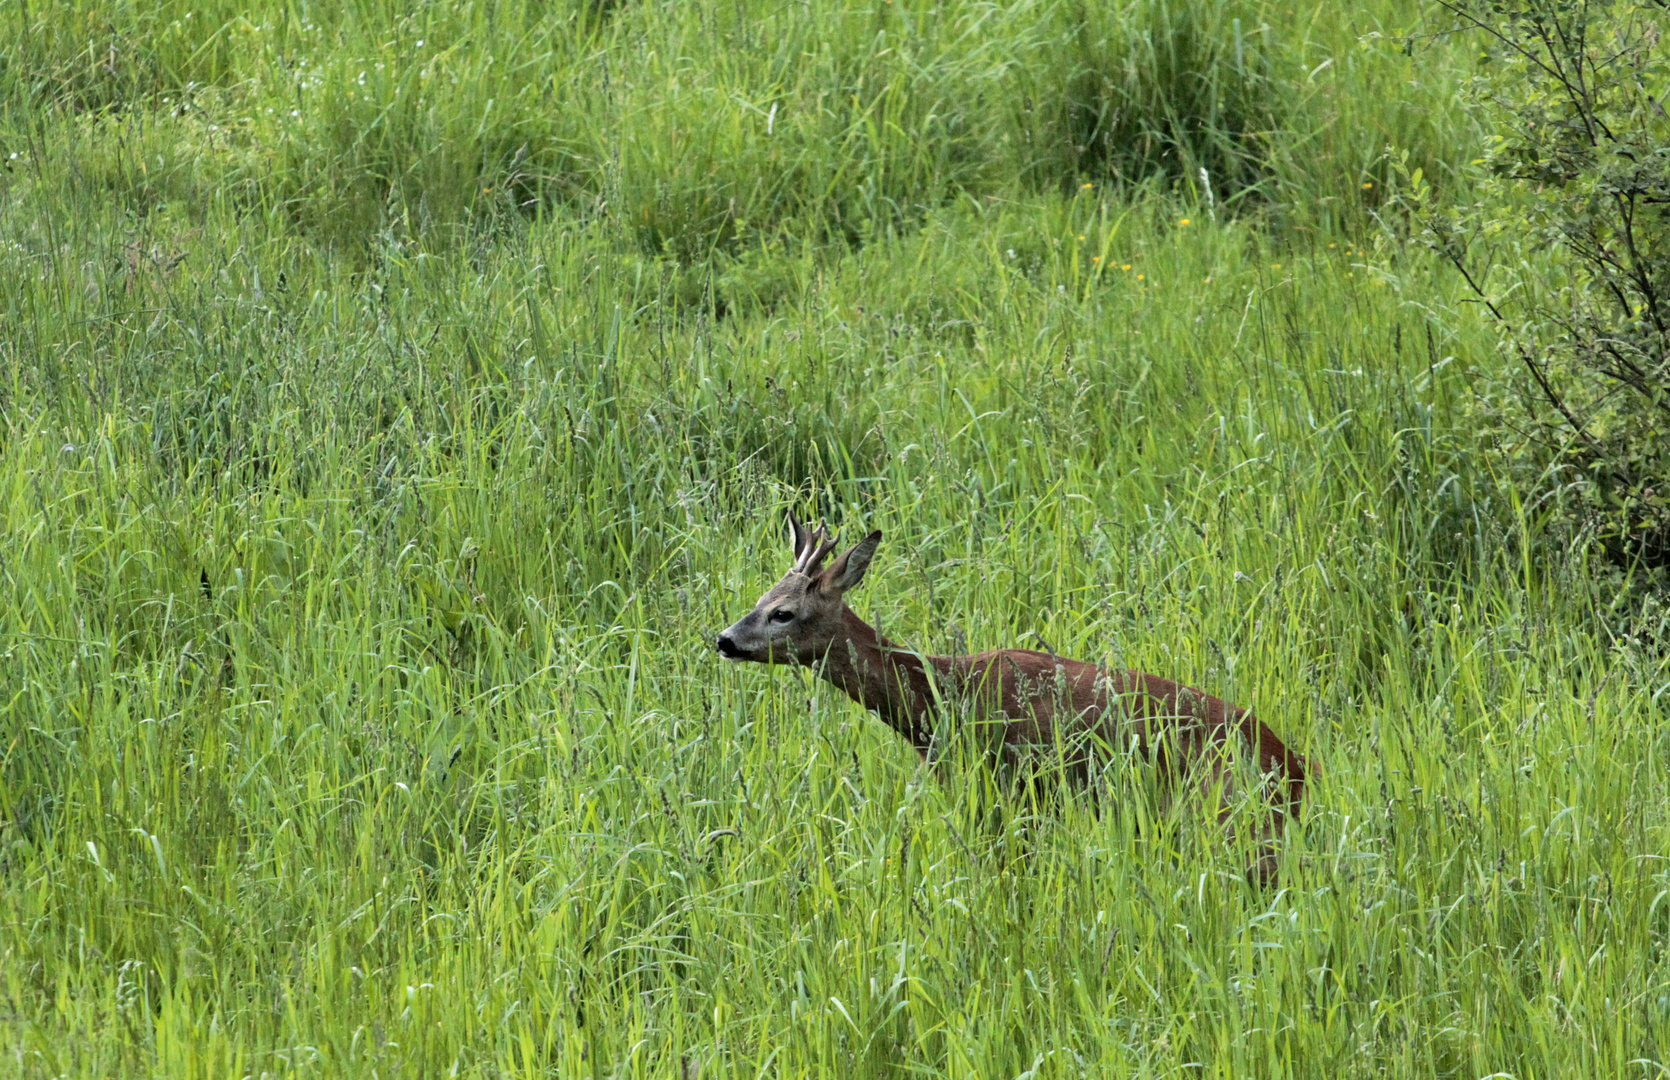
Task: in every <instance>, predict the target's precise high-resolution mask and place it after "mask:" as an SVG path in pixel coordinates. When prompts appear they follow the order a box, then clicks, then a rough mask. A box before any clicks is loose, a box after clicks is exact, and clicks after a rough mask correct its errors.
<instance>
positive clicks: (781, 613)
mask: <svg viewBox="0 0 1670 1080" xmlns="http://www.w3.org/2000/svg"><path fill="white" fill-rule="evenodd" d="M771 621H772V622H777V623H785V622H793V621H794V612H792V611H790V610H789V609H788V608H778V609H777V610H776V611H773V612H772V613H771Z"/></svg>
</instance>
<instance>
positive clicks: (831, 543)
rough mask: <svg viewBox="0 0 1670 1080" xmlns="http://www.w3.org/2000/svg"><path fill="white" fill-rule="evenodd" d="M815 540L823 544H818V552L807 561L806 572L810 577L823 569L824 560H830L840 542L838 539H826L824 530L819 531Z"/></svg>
mask: <svg viewBox="0 0 1670 1080" xmlns="http://www.w3.org/2000/svg"><path fill="white" fill-rule="evenodd" d="M813 539H814V540H817V541H821V542H820V543H818V546H817V550H816V551H814V552H813V553H812V557H811V558H810V559H808V560H806V569H805V571H804V572H805V574H806V576H808V577H810V576H812V575H813V574H815V573H817V572H818V571H819V570H820V569H822V567H823V560H825V559H827V558H829V553H830V552H831V551H834V550H835V548H836V545H837V544H838V543H839V540H838V538H836V537H829V538H828V539H825V538H824V534H823V530H822V529H819V530H818V532H817V533H816V534H815V535H814V536H813Z"/></svg>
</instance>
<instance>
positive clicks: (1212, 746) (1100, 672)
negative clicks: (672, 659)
mask: <svg viewBox="0 0 1670 1080" xmlns="http://www.w3.org/2000/svg"><path fill="white" fill-rule="evenodd" d="M790 522H791V525H792V526H793V529H794V534H795V554H796V563H795V567H794V568H793V569H791V570H790V571H789V573H788V574H787V575H786V576H785V577H784V578H783V580H782V581H780V582H779V583H778V584H777V585H776V586H775V587H774V588H773V589H771V590H770V591H769V592H767V593H766V594H765V595H764V596H762V597H761V598H760V601H759V603H758V604H757V605H756V606H755V608H754V610H753V611H752V612H750V613H749V614H748V615H746V616H744V617H743V618H742V619H740V620H738V621H737V622H736V623H735V624H734V625H733V626H731V627H730V628H729V629H728V630H726V631H725V632H724V633H723V634H721V635H720V636H719V642H718V644H719V651H720V653H722V654H723V655H725V656H727V657H729V658H731V659H734V660H756V661H762V662H765V663H801V664H807V665H812V666H815V667H816V668H817V670H818V671H819V672H820V673H821V674H822V675H823V677H824V678H826V679H828V680H829V681H830V682H831V683H833V684H834V685H835V686H837V687H839V688H840V689H841V690H842V691H844V692H845V693H846V694H847V695H848V696H850V697H851V698H852V699H853V700H854V701H856V702H858V703H859V704H861V705H863V706H864V707H865V708H867V709H870V710H872V711H874V712H875V713H876V714H877V715H879V716H880V717H881V718H882V720H884V721H885V722H886V723H887V724H888V725H889V726H890V727H892V728H893V729H894V730H895V731H897V732H898V733H899V734H900V735H903V736H904V737H905V738H906V739H907V740H908V741H909V742H910V744H911V745H912V746H913V747H915V748H916V751H917V753H919V754H921V755H922V758H923V760H927V759H928V758H929V755H930V752H931V751H932V749H933V747H934V737H935V734H936V727H935V725H936V721H937V720H938V719H939V717H940V716H941V714H942V707H944V706H946V705H948V704H954V705H955V706H957V707H958V708H959V709H966V710H967V711H966V715H970V716H984V717H991V718H992V719H994V720H997V721H1000V722H1001V723H1002V724H1003V731H1002V737H1003V743H1004V744H1005V745H1006V746H1011V747H1031V746H1036V747H1043V748H1050V749H1055V750H1058V751H1059V753H1060V754H1061V765H1062V767H1063V769H1064V770H1065V771H1066V773H1067V775H1068V777H1069V778H1071V779H1073V780H1075V781H1078V782H1080V783H1083V782H1086V781H1088V780H1089V779H1090V778H1091V777H1092V775H1093V773H1094V772H1095V770H1096V769H1097V768H1098V767H1099V766H1100V765H1101V764H1103V763H1105V762H1106V761H1107V760H1108V758H1109V756H1110V752H1111V751H1115V750H1127V749H1134V750H1136V751H1137V752H1139V753H1141V754H1143V755H1145V756H1146V757H1148V758H1150V759H1151V760H1153V761H1154V763H1155V765H1156V766H1157V767H1158V768H1160V769H1161V771H1162V773H1163V774H1165V775H1167V776H1169V777H1176V776H1180V775H1187V776H1189V777H1191V778H1192V779H1195V780H1197V781H1198V783H1199V788H1200V790H1201V791H1202V792H1203V793H1208V794H1210V793H1216V795H1217V797H1218V799H1219V800H1220V817H1222V818H1227V816H1228V804H1229V800H1230V798H1231V797H1232V795H1233V793H1234V792H1233V788H1234V785H1233V782H1232V780H1231V778H1230V776H1229V772H1228V769H1227V763H1226V760H1225V757H1224V755H1223V754H1222V753H1221V752H1218V751H1219V750H1221V748H1223V747H1224V746H1225V744H1227V743H1228V742H1230V741H1231V740H1232V739H1235V740H1240V741H1241V742H1242V744H1243V745H1244V746H1245V747H1246V748H1247V749H1249V750H1251V751H1252V752H1253V756H1254V759H1255V763H1256V766H1257V769H1258V772H1259V773H1260V774H1261V775H1263V776H1266V777H1268V778H1270V779H1269V781H1268V782H1269V783H1271V784H1272V787H1273V790H1272V791H1271V794H1272V795H1273V796H1274V798H1273V799H1272V803H1273V806H1272V811H1273V812H1272V815H1271V819H1270V824H1269V827H1268V829H1267V830H1266V832H1265V834H1264V841H1265V843H1264V846H1263V849H1262V850H1261V852H1260V856H1259V860H1258V862H1257V863H1256V864H1255V865H1254V866H1253V867H1252V868H1251V869H1250V870H1249V875H1250V876H1252V877H1254V878H1255V879H1257V880H1258V881H1261V882H1267V881H1270V880H1272V879H1273V878H1274V875H1275V866H1276V846H1277V844H1278V842H1279V840H1280V836H1281V831H1282V826H1283V825H1284V823H1285V821H1286V819H1287V817H1289V816H1297V815H1298V813H1299V809H1300V804H1301V802H1302V800H1303V797H1304V785H1305V763H1304V760H1303V759H1302V758H1300V757H1299V755H1297V754H1295V753H1293V752H1292V751H1291V750H1289V749H1288V748H1287V747H1286V745H1284V744H1283V743H1282V741H1281V739H1279V738H1278V737H1277V736H1276V734H1275V732H1273V731H1271V730H1270V729H1269V728H1268V727H1266V726H1264V724H1263V723H1262V722H1260V721H1259V720H1258V719H1257V718H1256V717H1254V716H1253V715H1252V714H1251V713H1249V712H1247V711H1246V710H1245V709H1241V708H1238V707H1236V706H1234V705H1231V704H1229V703H1227V702H1225V701H1223V700H1221V699H1219V698H1216V697H1213V696H1211V695H1210V694H1206V693H1203V692H1201V691H1199V690H1195V689H1192V688H1190V687H1186V686H1182V685H1180V684H1178V683H1176V682H1173V681H1172V680H1170V679H1164V678H1161V677H1159V676H1157V675H1145V674H1142V673H1140V672H1135V671H1112V670H1109V669H1106V668H1103V667H1101V666H1099V665H1096V664H1091V663H1086V662H1084V661H1081V660H1068V659H1066V658H1063V657H1058V656H1054V655H1052V654H1050V653H1043V652H1037V651H1034V650H1032V649H996V650H993V651H991V652H983V653H976V654H974V655H971V656H924V655H920V654H918V653H916V652H914V651H912V650H910V649H907V648H903V647H901V646H899V645H896V644H894V643H893V642H891V641H888V640H887V639H886V638H884V637H882V636H881V635H880V634H878V633H877V632H876V630H875V628H874V627H872V626H870V625H869V624H868V623H866V622H865V621H864V620H863V619H861V618H859V617H858V615H857V613H856V612H854V611H853V610H852V609H851V608H850V607H848V606H847V605H846V602H845V600H844V594H845V593H846V591H847V590H849V589H851V588H853V587H854V586H856V585H857V584H858V582H859V581H860V580H862V579H863V576H864V571H865V569H866V568H867V567H868V565H869V562H870V558H871V557H872V556H873V555H874V553H875V548H876V545H877V544H879V543H880V541H881V534H880V533H879V532H877V533H872V534H870V536H868V537H866V538H865V539H864V540H863V541H861V542H860V543H859V544H858V545H857V546H855V547H854V548H852V549H851V550H849V551H848V552H846V553H845V554H843V555H841V556H840V557H839V558H837V559H836V560H835V561H834V562H832V563H830V564H829V565H828V566H827V567H825V566H823V565H822V564H823V561H824V559H825V557H826V556H827V555H828V554H829V552H830V551H832V550H833V547H834V545H833V544H832V543H829V542H827V541H825V540H824V539H823V535H822V530H819V531H818V532H816V533H808V532H807V531H806V530H805V529H803V528H802V527H801V526H800V524H799V523H798V522H796V521H794V519H793V518H792V517H791V518H790Z"/></svg>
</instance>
